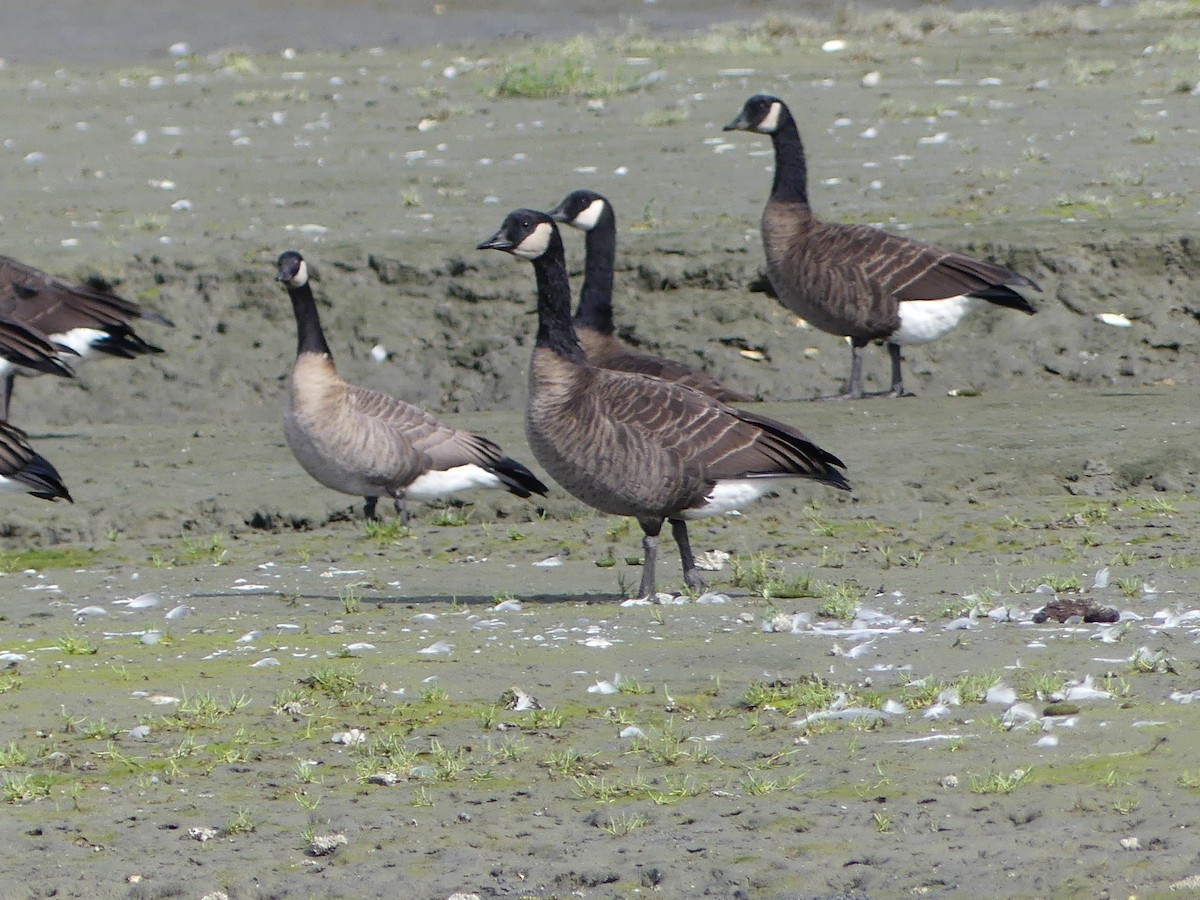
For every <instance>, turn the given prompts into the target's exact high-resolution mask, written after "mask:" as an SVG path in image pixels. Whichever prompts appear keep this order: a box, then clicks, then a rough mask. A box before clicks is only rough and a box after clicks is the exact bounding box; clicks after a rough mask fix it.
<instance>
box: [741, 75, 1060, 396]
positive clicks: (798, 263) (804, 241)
mask: <svg viewBox="0 0 1200 900" xmlns="http://www.w3.org/2000/svg"><path fill="white" fill-rule="evenodd" d="M724 130H725V131H751V132H757V133H759V134H767V135H770V136H771V142H772V143H773V144H774V147H775V180H774V184H773V185H772V187H771V196H770V198H769V199H768V200H767V206H766V209H765V210H764V211H763V215H762V239H763V248H764V250H765V251H766V257H767V275H768V277H769V279H770V281H771V286H772V288H773V289H774V291H775V294H776V296H777V297H778V298H779V300H780V301H781V302H782V303H783V305H784V306H786V307H787V308H788V309H790V310H792V311H793V312H795V313H796V314H797V315H799V316H802V317H803V318H804V319H806V320H808V322H810V323H811V324H812V325H813V326H814V327H816V328H819V329H821V330H822V331H828V332H829V333H831V334H839V335H842V336H844V337H848V338H849V339H850V347H851V361H850V379H849V381H848V383H847V386H846V391H845V393H844V394H842V395H841V397H840V398H839V399H856V398H860V397H862V396H863V386H862V351H863V347H865V346H866V345H867V344H868V343H870V342H871V341H879V340H881V341H885V342H886V343H887V348H888V353H889V354H890V356H891V361H892V386H891V390H890V392H889V393H890V394H891V395H892V396H894V397H902V396H907V395H909V392H908V391H907V390H906V389H905V387H904V379H903V377H902V375H901V371H900V364H901V356H900V348H901V347H902V346H905V345H908V344H923V343H926V342H927V341H932V340H935V339H936V338H939V337H941V336H942V335H944V334H946V333H947V332H948V331H950V330H951V329H952V328H954V327H955V326H956V325H957V324H958V323H959V322H960V321H961V320H962V318H963V317H964V316H965V315H966V314H967V311H968V310H969V309H970V308H971V306H973V305H974V303H975V301H976V300H986V301H988V302H989V303H994V304H996V305H997V306H1005V307H1008V308H1010V309H1019V310H1020V311H1021V312H1024V313H1029V314H1031V315H1032V314H1033V313H1035V312H1036V311H1037V310H1036V309H1035V308H1034V307H1033V306H1031V305H1030V303H1029V301H1028V300H1026V299H1025V298H1024V297H1022V296H1021V294H1020V293H1018V292H1017V290H1016V288H1026V289H1031V290H1038V291H1040V290H1041V288H1039V287H1038V286H1037V285H1036V284H1034V282H1033V281H1031V280H1030V279H1028V278H1026V277H1024V276H1023V275H1018V274H1017V273H1016V272H1012V271H1009V270H1008V269H1006V268H1004V267H1003V266H998V265H996V264H994V263H989V262H983V261H982V260H978V259H974V258H972V257H970V256H967V255H965V254H963V253H955V252H954V251H951V250H944V249H942V248H940V247H935V246H933V245H932V244H926V243H922V242H920V241H916V240H912V239H911V238H905V237H898V236H897V235H894V234H889V233H887V232H885V231H881V230H879V229H878V228H872V227H870V226H868V225H847V224H841V223H835V222H822V221H821V220H820V219H818V218H817V217H816V216H814V215H813V212H812V209H811V207H810V206H809V205H808V186H807V166H806V163H805V159H804V146H803V144H801V142H800V132H799V130H798V129H797V127H796V120H795V119H793V118H792V114H791V112H790V111H789V110H788V108H787V105H786V104H785V103H784V102H783V101H782V100H780V99H779V98H778V97H771V96H768V95H766V94H757V95H755V96H753V97H751V98H750V99H749V100H747V101H746V103H745V105H744V106H743V107H742V111H741V112H740V113H739V114H738V116H737V118H735V119H734V120H733V121H732V122H730V123H729V124H728V125H726V126H725V129H724Z"/></svg>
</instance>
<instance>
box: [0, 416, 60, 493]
mask: <svg viewBox="0 0 1200 900" xmlns="http://www.w3.org/2000/svg"><path fill="white" fill-rule="evenodd" d="M0 491H5V492H11V493H22V494H33V496H35V497H40V498H41V499H43V500H58V499H60V498H61V499H63V500H66V501H67V502H68V503H70V502H72V501H71V494H70V493H69V492H68V491H67V488H66V486H65V485H64V484H63V482H62V477H61V476H60V475H59V474H58V470H57V469H55V468H54V466H52V465H51V464H50V463H49V462H47V461H46V459H45V458H44V457H43V456H41V455H40V454H38V453H35V452H34V449H33V448H32V447H30V446H29V439H28V437H27V436H26V434H25V432H24V431H22V430H21V429H20V428H17V427H16V426H15V425H10V424H8V423H7V422H0Z"/></svg>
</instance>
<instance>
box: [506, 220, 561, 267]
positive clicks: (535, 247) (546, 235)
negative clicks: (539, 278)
mask: <svg viewBox="0 0 1200 900" xmlns="http://www.w3.org/2000/svg"><path fill="white" fill-rule="evenodd" d="M553 231H554V229H553V226H551V225H550V223H549V222H538V225H537V227H536V228H535V229H533V231H531V232H530V233H529V236H528V237H526V238H525V240H523V241H521V243H519V244H517V246H515V247H513V249H512V254H513V256H519V257H521V259H537V258H538V257H540V256H541V255H542V254H543V253H545V252H546V248H547V247H549V246H550V235H551V234H552V233H553Z"/></svg>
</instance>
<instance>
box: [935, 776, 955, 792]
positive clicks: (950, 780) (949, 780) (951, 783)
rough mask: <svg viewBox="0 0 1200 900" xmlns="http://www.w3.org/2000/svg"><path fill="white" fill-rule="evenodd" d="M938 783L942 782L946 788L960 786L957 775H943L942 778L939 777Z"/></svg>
mask: <svg viewBox="0 0 1200 900" xmlns="http://www.w3.org/2000/svg"><path fill="white" fill-rule="evenodd" d="M938 784H940V785H941V786H942V787H944V788H945V789H946V790H950V789H951V788H956V787H958V776H957V775H943V776H942V777H941V778H939V779H938Z"/></svg>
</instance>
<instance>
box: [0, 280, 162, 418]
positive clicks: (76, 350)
mask: <svg viewBox="0 0 1200 900" xmlns="http://www.w3.org/2000/svg"><path fill="white" fill-rule="evenodd" d="M0 318H4V319H11V320H13V321H16V322H20V323H21V324H23V325H27V326H29V327H30V328H33V329H35V330H37V331H39V332H41V333H42V334H43V335H45V336H46V337H48V338H49V339H50V340H51V341H52V342H54V343H55V344H60V345H62V348H63V350H62V353H63V355H64V356H68V358H69V356H74V357H77V358H83V357H87V356H88V355H90V354H91V353H93V352H95V353H103V354H106V355H108V356H118V357H121V358H123V359H133V358H134V357H135V356H141V355H142V354H145V353H162V349H161V348H159V347H155V346H154V345H153V344H150V343H147V342H146V341H144V340H143V339H142V338H141V337H139V336H138V335H137V333H136V332H134V330H133V328H132V326H131V324H130V323H131V322H134V321H135V320H137V319H145V320H146V321H149V322H157V323H159V324H160V325H172V324H173V323H172V322H171V321H170V320H169V319H167V318H165V317H163V316H160V315H159V314H158V313H156V312H151V311H149V310H146V309H143V308H142V307H141V306H139V305H138V304H136V303H134V302H133V301H132V300H126V299H125V298H123V297H119V296H117V295H116V294H114V293H112V292H111V291H104V290H99V289H97V288H94V287H90V286H88V285H84V284H71V283H70V282H67V281H63V280H62V279H61V278H55V277H54V276H52V275H48V274H46V273H45V272H42V271H41V270H39V269H35V268H33V266H27V265H25V263H22V262H18V261H17V260H15V259H12V258H11V257H8V256H0ZM35 371H46V370H44V369H42V370H37V369H36V368H35ZM3 374H4V391H3V396H2V397H0V418H3V419H7V418H8V412H9V402H10V401H11V399H12V391H13V382H14V380H15V379H16V376H17V374H22V375H28V374H32V373H31V372H30V371H29V370H28V369H25V368H15V367H10V368H9V369H8V370H7V371H4V372H3Z"/></svg>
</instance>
